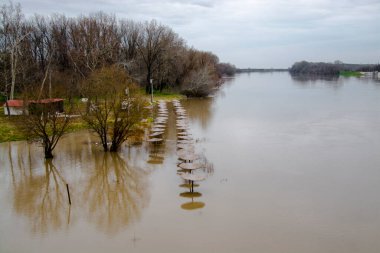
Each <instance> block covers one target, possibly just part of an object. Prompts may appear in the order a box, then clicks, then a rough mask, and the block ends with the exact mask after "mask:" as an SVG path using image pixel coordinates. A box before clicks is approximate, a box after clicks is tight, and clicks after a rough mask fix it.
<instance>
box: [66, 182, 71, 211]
mask: <svg viewBox="0 0 380 253" xmlns="http://www.w3.org/2000/svg"><path fill="white" fill-rule="evenodd" d="M66 190H67V196H68V197H69V205H70V206H71V198H70V190H69V184H66Z"/></svg>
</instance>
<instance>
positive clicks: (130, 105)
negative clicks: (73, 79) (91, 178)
mask: <svg viewBox="0 0 380 253" xmlns="http://www.w3.org/2000/svg"><path fill="white" fill-rule="evenodd" d="M139 93H140V92H139V89H138V88H137V86H135V85H134V84H133V82H132V80H131V79H130V78H129V77H128V75H127V74H126V73H125V71H124V70H123V69H122V68H119V67H116V66H113V67H110V68H103V69H101V70H99V71H96V72H94V73H93V74H92V75H91V76H90V77H89V79H88V80H86V81H85V82H84V84H83V94H84V95H85V96H87V97H88V102H87V103H88V106H87V109H86V110H85V111H84V112H83V119H84V120H85V121H86V122H87V124H88V125H89V127H90V128H91V129H92V130H94V132H95V133H96V134H97V135H98V136H99V138H100V141H101V143H102V146H103V149H104V151H111V152H116V151H118V149H119V148H120V145H121V144H122V143H123V142H124V141H126V140H127V139H128V137H129V136H131V135H132V134H134V133H135V131H136V127H137V124H138V123H139V122H140V121H141V119H142V118H143V117H144V99H143V98H142V97H141V96H140V94H139Z"/></svg>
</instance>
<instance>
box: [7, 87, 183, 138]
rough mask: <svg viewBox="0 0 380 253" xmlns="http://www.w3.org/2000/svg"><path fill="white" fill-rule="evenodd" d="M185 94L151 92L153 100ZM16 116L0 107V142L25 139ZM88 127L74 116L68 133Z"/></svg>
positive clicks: (77, 103)
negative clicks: (9, 115) (10, 115)
mask: <svg viewBox="0 0 380 253" xmlns="http://www.w3.org/2000/svg"><path fill="white" fill-rule="evenodd" d="M144 96H146V99H147V100H149V101H150V95H144ZM183 98H185V96H183V95H181V94H178V93H172V92H156V93H153V99H154V101H158V100H165V101H171V100H173V99H183ZM74 103H75V104H76V107H78V106H82V105H81V102H79V99H76V100H75V101H74ZM17 119H18V118H17V116H12V117H10V118H8V117H7V116H5V115H4V108H3V107H0V142H8V141H20V140H26V139H27V138H26V136H24V135H23V134H22V133H21V132H20V131H19V130H18V129H17V128H16V126H15V124H16V121H17ZM147 122H148V123H149V120H147ZM83 129H88V126H87V124H86V122H85V121H83V120H82V119H81V118H80V117H78V118H74V119H73V120H72V121H71V122H70V125H69V127H68V131H67V132H68V133H71V132H75V131H79V130H83Z"/></svg>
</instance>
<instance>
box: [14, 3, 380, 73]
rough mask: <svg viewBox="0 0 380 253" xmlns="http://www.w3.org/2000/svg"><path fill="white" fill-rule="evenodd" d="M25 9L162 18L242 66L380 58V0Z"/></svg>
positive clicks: (27, 8) (28, 7)
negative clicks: (102, 12)
mask: <svg viewBox="0 0 380 253" xmlns="http://www.w3.org/2000/svg"><path fill="white" fill-rule="evenodd" d="M14 2H20V3H21V6H22V9H23V12H24V13H25V14H26V15H27V16H30V15H32V14H34V13H38V14H43V15H49V14H52V13H63V14H66V15H67V16H77V15H79V14H88V13H92V12H97V11H104V12H106V13H111V14H115V15H116V16H117V17H118V18H129V19H134V20H139V21H142V20H150V19H156V20H158V21H159V22H161V23H162V24H165V25H168V26H170V27H171V28H173V30H174V31H175V32H177V33H178V34H179V35H180V36H181V37H183V38H184V39H185V40H186V41H187V44H188V45H189V46H194V47H195V48H197V49H200V50H206V51H212V52H214V53H215V54H217V55H218V56H219V58H220V61H223V62H230V63H233V64H235V65H236V66H237V67H241V68H243V67H253V68H270V67H274V68H287V67H290V66H291V65H292V64H293V63H294V62H295V61H300V60H308V61H327V62H332V61H334V60H341V61H343V62H347V63H379V62H380V26H379V24H380V0H335V1H334V0H155V1H154V0H151V1H149V0H94V1H93V0H21V1H17V0H15V1H14Z"/></svg>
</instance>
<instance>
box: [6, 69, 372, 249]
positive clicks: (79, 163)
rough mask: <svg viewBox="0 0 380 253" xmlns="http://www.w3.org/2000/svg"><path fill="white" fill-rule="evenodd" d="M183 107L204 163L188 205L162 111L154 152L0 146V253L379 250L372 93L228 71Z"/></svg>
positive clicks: (87, 141) (347, 83)
mask: <svg viewBox="0 0 380 253" xmlns="http://www.w3.org/2000/svg"><path fill="white" fill-rule="evenodd" d="M182 104H183V105H184V107H185V109H186V110H187V112H188V115H189V118H190V125H191V129H190V132H192V134H193V136H194V138H196V139H197V143H196V144H195V146H196V151H197V152H198V153H201V154H203V155H204V158H205V159H207V160H208V161H209V162H210V163H212V164H213V166H212V168H210V169H209V170H208V171H206V173H207V175H208V177H207V179H206V180H205V181H201V182H197V183H196V185H195V187H194V191H195V192H194V193H192V194H190V193H189V189H188V188H187V187H186V185H185V184H184V181H183V180H182V179H181V178H180V177H179V176H178V175H177V169H178V168H177V162H178V155H177V153H176V132H175V128H174V125H175V121H174V114H173V113H172V112H171V113H170V115H169V116H170V118H169V125H170V126H171V127H170V128H169V130H168V132H167V134H166V136H167V139H166V141H165V144H164V145H163V146H162V147H158V148H152V147H150V146H149V145H148V144H146V143H144V144H143V145H142V146H136V147H126V146H125V147H123V148H122V151H121V152H120V153H119V154H104V153H103V152H102V151H101V147H100V146H99V145H96V139H95V138H93V136H92V135H91V134H89V133H88V132H86V131H84V132H80V133H74V134H69V135H67V136H66V137H65V138H64V139H63V140H62V142H61V143H60V144H59V145H58V147H57V149H56V151H55V155H56V157H55V158H54V160H53V161H52V162H45V161H44V159H43V157H42V150H41V148H40V147H39V146H38V145H36V144H28V143H26V142H12V143H2V144H0V162H1V163H0V252H2V253H3V252H5V253H8V252H29V253H32V252H38V253H45V252H65V253H66V252H91V253H96V252H109V253H118V252H165V253H166V252H265V253H271V252H273V253H274V252H276V253H278V252H281V253H287V252H288V253H295V252H296V253H298V252H308V253H310V252H318V253H320V252H324V253H326V252H334V253H340V252H341V253H350V252H355V253H357V252H366V253H367V252H368V253H369V252H371V253H372V252H373V253H375V252H376V253H377V252H380V240H379V238H380V198H379V192H380V153H379V151H380V83H379V82H377V81H375V80H371V79H358V78H340V79H338V80H308V79H292V78H291V77H290V76H289V75H288V74H287V73H272V74H270V73H268V74H258V73H255V74H250V75H249V74H241V75H237V76H236V77H235V78H233V79H230V80H228V81H227V82H226V83H225V84H224V86H223V87H222V88H221V90H220V92H219V93H218V94H217V95H216V96H215V97H214V98H210V99H200V100H196V99H189V100H186V101H182ZM168 108H169V110H170V111H171V110H172V106H171V105H168ZM66 183H67V184H69V187H70V191H71V199H72V205H71V207H70V206H69V205H68V199H67V192H66Z"/></svg>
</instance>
